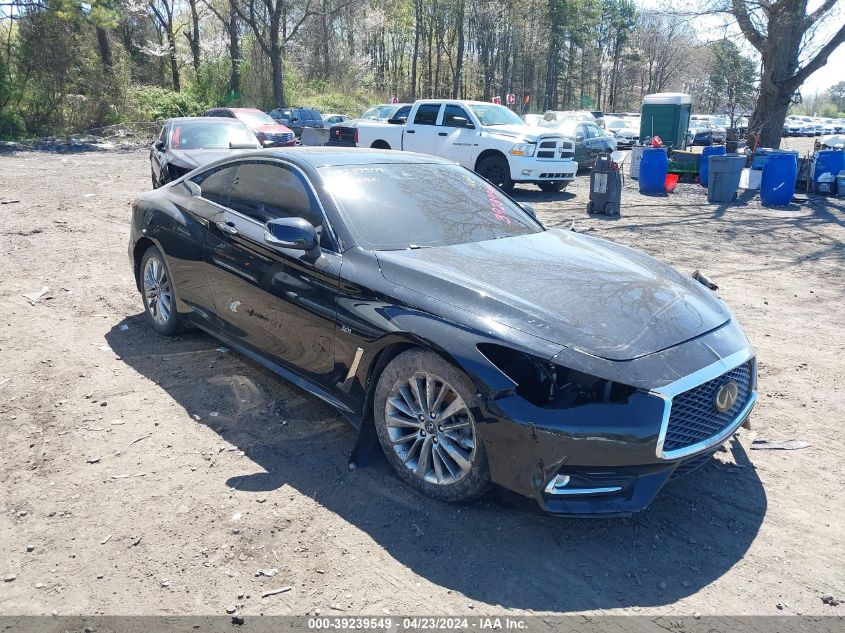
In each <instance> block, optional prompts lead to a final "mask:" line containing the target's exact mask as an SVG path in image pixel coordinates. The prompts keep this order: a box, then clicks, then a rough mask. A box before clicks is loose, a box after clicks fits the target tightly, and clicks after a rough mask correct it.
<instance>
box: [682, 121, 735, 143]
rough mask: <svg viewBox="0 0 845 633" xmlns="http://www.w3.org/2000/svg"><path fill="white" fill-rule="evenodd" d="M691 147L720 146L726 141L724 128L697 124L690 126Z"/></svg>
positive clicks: (701, 123) (704, 123) (703, 123)
mask: <svg viewBox="0 0 845 633" xmlns="http://www.w3.org/2000/svg"><path fill="white" fill-rule="evenodd" d="M690 131H691V132H692V142H691V143H690V144H691V145H722V144H723V143H724V142H725V140H726V139H727V132H726V131H725V128H723V127H719V126H717V125H713V124H711V123H706V122H699V123H694V124H692V125H690Z"/></svg>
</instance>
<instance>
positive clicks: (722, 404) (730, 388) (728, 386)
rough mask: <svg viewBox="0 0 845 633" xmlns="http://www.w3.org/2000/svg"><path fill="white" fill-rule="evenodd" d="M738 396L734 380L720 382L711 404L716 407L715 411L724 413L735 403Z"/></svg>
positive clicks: (737, 388)
mask: <svg viewBox="0 0 845 633" xmlns="http://www.w3.org/2000/svg"><path fill="white" fill-rule="evenodd" d="M738 397H739V387H738V386H737V384H736V382H734V381H733V380H729V381H727V382H725V383H722V386H721V387H719V390H718V391H717V392H716V397H715V398H713V406H714V407H716V410H717V411H721V412H722V413H724V412H725V411H727V410H729V409H730V408H731V407H732V406H734V404H736V399H737V398H738Z"/></svg>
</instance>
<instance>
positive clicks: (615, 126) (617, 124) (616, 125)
mask: <svg viewBox="0 0 845 633" xmlns="http://www.w3.org/2000/svg"><path fill="white" fill-rule="evenodd" d="M604 126H605V127H606V128H607V129H609V130H621V129H622V128H626V127H628V124H627V123H626V122H625V121H623V120H622V119H613V120H610V121H608V120H607V119H605V122H604Z"/></svg>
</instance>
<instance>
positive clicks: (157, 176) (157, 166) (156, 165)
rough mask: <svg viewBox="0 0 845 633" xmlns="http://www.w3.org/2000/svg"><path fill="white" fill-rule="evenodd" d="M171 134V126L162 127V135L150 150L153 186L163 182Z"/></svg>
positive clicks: (166, 124) (167, 124)
mask: <svg viewBox="0 0 845 633" xmlns="http://www.w3.org/2000/svg"><path fill="white" fill-rule="evenodd" d="M169 133H170V124H169V123H165V124H164V125H163V126H162V127H161V134H159V137H158V139H157V140H156V142H155V143H153V146H152V147H151V148H150V166H151V167H152V174H153V186H156V185H155V183H158V182H161V172H162V169H163V168H164V159H165V157H166V155H167V149H168V139H167V137H168V134H169Z"/></svg>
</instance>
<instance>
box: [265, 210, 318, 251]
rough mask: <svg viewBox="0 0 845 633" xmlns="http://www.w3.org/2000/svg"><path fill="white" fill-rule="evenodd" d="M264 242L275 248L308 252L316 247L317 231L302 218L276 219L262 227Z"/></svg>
mask: <svg viewBox="0 0 845 633" xmlns="http://www.w3.org/2000/svg"><path fill="white" fill-rule="evenodd" d="M264 241H265V242H267V243H268V244H270V245H271V246H275V247H277V248H293V249H296V250H299V251H310V250H311V249H313V248H316V246H317V231H316V230H315V229H314V227H313V226H312V225H311V223H310V222H308V220H304V219H303V218H276V219H275V220H270V221H269V222H268V223H267V224H265V225H264Z"/></svg>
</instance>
